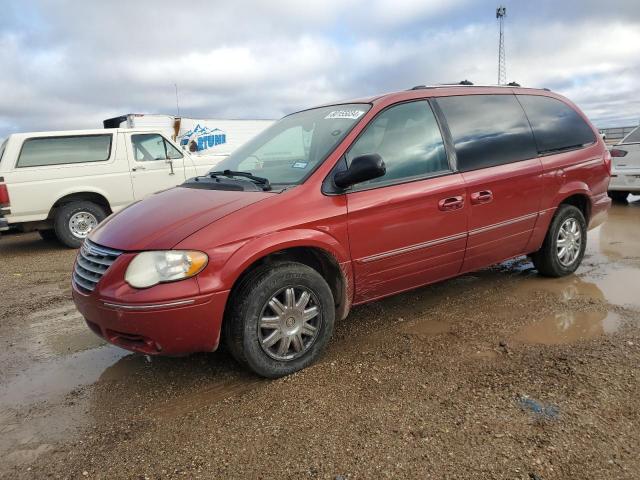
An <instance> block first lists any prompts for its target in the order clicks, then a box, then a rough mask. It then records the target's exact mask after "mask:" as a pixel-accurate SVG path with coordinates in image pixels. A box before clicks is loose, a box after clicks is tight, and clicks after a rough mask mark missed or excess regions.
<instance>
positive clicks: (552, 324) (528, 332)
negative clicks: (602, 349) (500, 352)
mask: <svg viewBox="0 0 640 480" xmlns="http://www.w3.org/2000/svg"><path fill="white" fill-rule="evenodd" d="M621 324H622V319H621V318H620V316H618V315H617V314H616V313H614V312H598V311H594V312H560V313H556V314H554V315H550V316H548V317H546V318H544V319H543V320H540V321H537V322H534V323H531V324H529V325H526V326H525V327H524V328H523V329H521V330H520V331H519V332H518V333H517V334H516V336H515V337H514V339H515V340H517V341H519V342H523V343H535V344H544V345H561V344H567V343H574V342H578V341H580V340H589V339H592V338H595V337H599V336H601V335H605V334H612V333H615V332H617V331H618V329H619V328H620V326H621Z"/></svg>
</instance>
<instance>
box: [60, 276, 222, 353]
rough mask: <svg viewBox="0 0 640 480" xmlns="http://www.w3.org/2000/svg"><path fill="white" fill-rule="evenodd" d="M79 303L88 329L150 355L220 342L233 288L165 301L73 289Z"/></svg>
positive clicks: (214, 345) (206, 347)
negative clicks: (107, 296)
mask: <svg viewBox="0 0 640 480" xmlns="http://www.w3.org/2000/svg"><path fill="white" fill-rule="evenodd" d="M72 291H73V300H74V302H75V304H76V307H77V308H78V310H79V311H80V313H81V314H82V316H83V317H84V318H85V320H86V322H87V325H88V326H89V328H90V329H91V330H92V331H93V332H94V333H96V334H97V335H99V336H100V337H102V338H104V339H105V340H107V341H108V342H110V343H113V344H114V345H117V346H119V347H122V348H125V349H127V350H131V351H134V352H140V353H144V354H147V355H158V354H162V355H185V354H189V353H195V352H211V351H213V350H215V349H216V348H217V347H218V343H219V340H220V326H221V325H222V317H223V315H224V308H225V305H226V302H227V297H228V296H229V292H228V291H225V292H218V293H213V294H208V295H201V296H196V297H191V298H181V299H174V300H167V301H166V302H162V303H150V304H149V303H145V304H140V303H121V302H116V301H110V300H103V299H101V298H100V296H99V292H94V293H92V294H89V295H87V294H84V293H82V292H80V291H79V290H78V289H77V288H76V287H75V285H74V286H73V288H72Z"/></svg>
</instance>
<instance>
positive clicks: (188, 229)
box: [89, 187, 275, 251]
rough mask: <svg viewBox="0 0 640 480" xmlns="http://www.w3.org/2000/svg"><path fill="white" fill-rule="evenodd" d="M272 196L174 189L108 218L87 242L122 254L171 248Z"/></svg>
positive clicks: (253, 193) (148, 198) (182, 188)
mask: <svg viewBox="0 0 640 480" xmlns="http://www.w3.org/2000/svg"><path fill="white" fill-rule="evenodd" d="M272 195H275V194H274V193H268V192H265V193H262V192H241V191H222V190H202V189H193V188H184V187H176V188H171V189H169V190H164V191H162V192H158V193H155V194H153V195H151V196H150V197H147V198H145V199H144V200H142V201H139V202H137V203H134V204H132V205H130V206H129V207H127V208H125V209H124V210H122V211H120V212H118V213H116V214H114V215H111V216H110V217H109V218H107V219H106V220H105V221H104V222H102V223H101V224H100V225H99V226H98V228H96V229H95V230H94V231H93V232H92V233H91V235H90V236H89V239H90V240H91V241H92V242H95V243H97V244H99V245H103V246H105V247H110V248H114V249H117V250H124V251H140V250H163V249H170V248H172V247H173V246H175V245H176V244H177V243H179V242H180V241H182V240H184V239H185V238H186V237H188V236H189V235H191V234H192V233H195V232H196V231H198V230H200V229H201V228H203V227H205V226H207V225H209V224H210V223H212V222H215V221H216V220H218V219H219V218H222V217H224V216H226V215H229V214H230V213H232V212H235V211H236V210H239V209H241V208H243V207H246V206H248V205H251V204H252V203H256V202H259V201H261V200H264V199H266V198H269V197H270V196H272Z"/></svg>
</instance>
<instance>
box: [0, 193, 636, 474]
mask: <svg viewBox="0 0 640 480" xmlns="http://www.w3.org/2000/svg"><path fill="white" fill-rule="evenodd" d="M74 255H75V252H73V251H68V250H63V249H61V248H60V247H57V246H56V245H54V244H48V243H45V242H43V241H41V240H40V239H39V237H38V236H37V235H35V234H28V235H9V236H6V237H3V238H1V239H0V292H1V294H0V295H1V301H2V308H1V309H0V459H1V461H0V477H2V478H105V479H113V478H136V479H137V478H140V479H144V478H151V479H156V478H279V479H286V478H291V479H301V478H311V479H313V478H329V479H334V478H367V479H372V478H466V479H468V478H482V479H484V478H512V479H513V478H521V479H545V480H546V479H554V478H571V479H578V478H579V479H600V478H602V479H605V478H606V479H612V478H640V454H639V452H640V428H639V423H640V404H639V403H638V398H640V378H639V377H640V370H639V367H640V328H639V327H640V201H638V200H637V197H636V202H634V203H632V204H630V205H628V206H626V205H625V206H616V207H615V208H614V209H613V210H612V211H611V214H610V219H609V221H608V222H607V223H606V224H605V225H604V226H602V227H601V228H599V229H597V230H595V231H592V232H590V237H589V244H588V247H587V257H586V258H585V261H584V263H583V265H582V266H581V268H580V269H579V270H578V273H577V275H573V276H571V277H568V278H563V279H555V280H552V279H543V278H540V277H538V276H537V275H536V274H535V272H534V271H532V266H531V264H530V263H528V261H527V260H526V259H524V258H523V259H518V260H515V261H511V262H507V263H505V264H503V265H500V266H498V267H495V268H491V269H487V270H484V271H481V272H478V273H474V274H472V275H466V276H464V277H461V278H458V279H455V280H451V281H448V282H444V283H441V284H438V285H434V286H431V287H426V288H422V289H419V290H416V291H413V292H410V293H406V294H403V295H400V296H397V297H394V298H390V299H387V300H384V301H379V302H376V303H373V304H370V305H367V306H364V307H360V308H356V309H355V310H354V311H353V312H352V314H351V315H350V317H349V318H348V319H347V320H346V321H344V322H341V323H340V324H339V325H338V326H337V330H336V334H335V337H334V339H333V341H332V343H331V344H330V348H329V351H328V352H327V354H326V355H325V356H324V357H323V359H322V361H321V362H320V363H318V364H316V365H314V366H313V367H311V368H309V369H307V370H305V371H303V372H300V373H298V374H296V375H293V376H291V377H288V378H285V379H280V380H277V381H265V380H260V379H258V378H256V377H253V376H252V375H250V374H248V373H246V372H244V371H243V370H242V369H240V368H239V367H238V366H237V365H236V364H235V363H234V362H233V360H231V359H230V357H229V356H228V355H227V354H225V353H224V352H217V353H215V354H209V355H194V356H191V357H188V358H179V359H175V358H173V359H172V358H150V357H145V356H141V355H135V354H131V353H129V352H126V351H124V350H120V349H118V348H116V347H113V346H109V345H105V344H104V343H103V342H102V341H101V340H100V339H99V338H97V337H95V336H94V335H93V334H92V333H91V332H90V331H89V330H88V329H87V328H86V327H85V326H84V324H83V322H82V319H81V318H80V316H79V315H78V314H77V313H76V312H75V310H74V308H73V304H72V302H71V299H70V286H69V281H70V280H69V276H70V269H71V265H72V262H73V258H74Z"/></svg>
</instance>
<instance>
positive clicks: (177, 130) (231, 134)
mask: <svg viewBox="0 0 640 480" xmlns="http://www.w3.org/2000/svg"><path fill="white" fill-rule="evenodd" d="M273 122H274V120H224V119H197V118H187V117H176V116H173V115H155V114H139V113H129V114H126V115H121V116H119V117H114V118H109V119H107V120H105V121H104V122H103V124H104V127H105V128H131V129H136V130H147V129H148V130H152V131H156V132H157V131H161V132H163V133H164V134H165V135H168V136H170V137H171V139H172V140H174V141H175V142H176V143H178V144H179V145H181V146H182V147H183V148H185V149H187V150H189V152H190V153H191V155H192V157H193V158H194V159H195V160H196V161H198V159H199V157H202V158H200V160H202V161H204V162H205V163H207V164H208V165H211V164H215V163H217V162H218V161H220V160H221V159H222V158H224V157H226V156H227V155H229V154H231V153H232V152H233V151H234V150H235V149H236V148H238V147H239V146H240V145H242V144H243V143H245V142H247V141H248V140H250V139H252V138H253V137H255V136H256V135H257V134H259V133H260V132H262V131H263V130H264V129H265V128H267V127H269V126H270V125H271V124H272V123H273Z"/></svg>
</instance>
